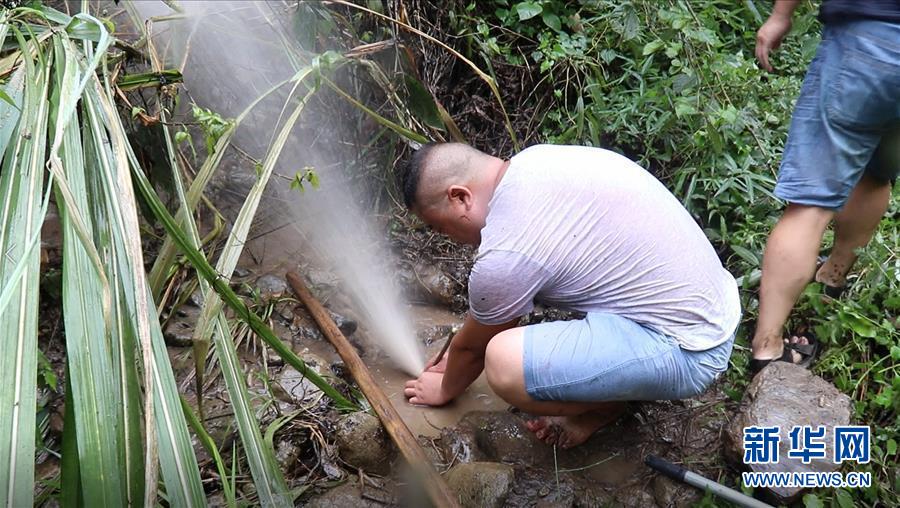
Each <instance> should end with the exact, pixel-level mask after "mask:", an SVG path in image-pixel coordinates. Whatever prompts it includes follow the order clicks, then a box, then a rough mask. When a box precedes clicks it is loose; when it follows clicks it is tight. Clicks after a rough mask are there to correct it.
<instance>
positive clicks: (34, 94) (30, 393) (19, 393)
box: [0, 32, 50, 507]
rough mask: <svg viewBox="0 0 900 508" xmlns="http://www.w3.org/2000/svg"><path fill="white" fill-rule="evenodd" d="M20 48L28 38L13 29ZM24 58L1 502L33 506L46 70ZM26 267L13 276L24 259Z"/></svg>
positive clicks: (10, 245) (10, 174)
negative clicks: (37, 238) (37, 241)
mask: <svg viewBox="0 0 900 508" xmlns="http://www.w3.org/2000/svg"><path fill="white" fill-rule="evenodd" d="M16 36H17V39H18V40H19V44H20V47H25V46H26V42H25V39H24V37H23V36H22V35H21V33H18V32H17V33H16ZM23 55H24V56H25V68H26V71H25V73H26V74H25V76H26V77H25V92H24V107H23V113H22V118H21V119H20V122H19V124H18V128H17V129H16V130H15V131H14V136H15V143H14V144H13V145H9V146H7V150H10V149H11V150H12V153H4V159H3V162H4V164H3V168H2V170H3V173H2V175H0V287H3V288H6V287H7V286H8V285H11V286H12V287H13V288H14V291H15V292H14V293H13V297H12V299H11V303H10V305H8V306H7V307H6V308H5V309H3V310H2V311H0V337H2V338H3V340H2V341H0V386H3V387H5V389H4V390H0V502H2V504H3V505H4V506H9V507H11V506H30V505H31V504H32V502H33V497H34V439H35V409H36V401H35V391H36V388H37V387H36V384H37V320H38V290H37V287H38V281H39V275H40V255H39V252H38V251H37V250H36V249H34V248H28V244H29V243H31V242H30V239H31V238H33V236H34V235H35V232H38V231H40V227H41V223H42V222H43V217H42V216H41V213H40V209H41V207H40V202H41V196H42V191H43V189H42V186H43V174H44V169H43V162H44V158H43V156H44V150H45V140H46V130H47V115H48V102H47V91H48V89H49V83H50V79H49V72H48V70H47V67H46V66H43V65H39V66H35V63H34V61H33V60H32V59H31V56H30V54H29V52H28V51H23ZM22 259H24V260H26V263H27V269H26V270H25V271H24V273H22V274H21V276H18V275H17V276H15V277H12V275H13V273H12V272H14V271H15V267H16V266H17V265H18V263H19V262H20V260H22Z"/></svg>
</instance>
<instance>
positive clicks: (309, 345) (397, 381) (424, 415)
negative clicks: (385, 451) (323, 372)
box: [294, 305, 508, 437]
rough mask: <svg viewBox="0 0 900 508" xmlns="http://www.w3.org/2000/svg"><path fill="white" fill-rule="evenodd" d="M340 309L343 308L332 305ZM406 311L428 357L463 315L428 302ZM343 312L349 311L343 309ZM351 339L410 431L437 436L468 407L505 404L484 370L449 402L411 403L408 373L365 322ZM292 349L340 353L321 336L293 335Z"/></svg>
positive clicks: (334, 357) (330, 356) (333, 358)
mask: <svg viewBox="0 0 900 508" xmlns="http://www.w3.org/2000/svg"><path fill="white" fill-rule="evenodd" d="M335 307H338V308H339V311H340V312H342V313H343V312H344V311H345V310H346V309H345V308H341V307H342V306H338V305H336V306H335ZM409 311H410V314H411V315H412V316H413V324H414V326H415V328H416V331H417V335H418V337H419V338H420V340H422V342H423V343H425V342H427V341H428V340H429V339H430V340H431V342H430V343H429V344H426V345H425V349H426V351H427V354H428V358H431V357H432V356H433V355H435V354H437V352H438V351H439V350H440V349H441V346H443V344H444V340H445V339H446V337H447V333H445V330H446V331H449V329H450V328H451V327H458V326H461V325H462V322H463V317H462V316H460V315H458V314H454V313H452V312H450V311H448V310H445V309H442V308H439V307H431V306H410V308H409ZM346 314H347V315H352V312H350V311H347V312H346ZM350 339H351V342H354V343H358V344H360V345H361V346H362V347H361V348H358V350H360V349H361V354H360V356H361V358H362V360H363V362H364V363H365V364H366V366H367V367H368V368H369V371H370V372H371V373H372V377H374V378H375V380H376V381H377V382H378V384H379V385H380V386H381V389H382V390H383V391H384V393H385V395H387V396H388V398H389V399H390V401H391V404H393V406H394V407H395V408H396V409H397V412H398V413H400V416H401V418H403V421H404V422H406V425H407V426H408V427H409V429H410V430H411V431H412V433H413V435H417V436H418V435H423V436H429V437H437V436H439V435H440V433H441V429H442V428H444V427H448V426H452V425H456V423H457V422H458V421H459V419H460V418H461V417H462V416H463V415H464V414H465V413H467V412H469V411H477V410H481V411H501V410H505V409H506V408H507V407H508V405H507V404H506V403H505V402H503V400H501V399H500V398H498V397H497V396H496V395H494V393H493V392H492V391H491V389H490V387H489V386H488V384H487V380H486V379H485V377H484V374H482V375H481V376H479V378H478V379H476V380H475V382H474V383H472V385H471V386H470V387H469V389H468V390H466V392H465V393H464V394H463V395H462V396H460V397H458V398H457V399H456V400H454V401H453V402H451V403H450V404H448V405H446V406H443V407H440V408H431V407H424V406H414V405H412V404H410V403H409V402H407V401H406V398H405V397H404V395H403V388H404V386H405V384H406V382H407V381H409V379H410V376H409V375H408V374H406V373H404V372H403V371H401V370H399V369H398V368H397V367H395V366H394V363H393V362H392V361H391V359H390V358H389V357H387V356H386V355H385V354H384V353H383V352H382V351H380V350H379V349H377V346H376V345H375V344H374V342H373V341H371V340H369V338H368V337H367V331H366V329H365V325H364V324H363V323H360V329H359V330H358V331H357V332H356V333H354V334H353V335H352V336H351V337H350ZM294 349H295V350H296V351H297V352H298V353H299V354H300V355H301V356H303V355H304V353H312V354H313V355H315V356H318V357H320V358H322V359H324V360H326V361H327V362H329V363H332V362H337V361H339V360H340V357H339V356H338V354H337V353H336V351H335V350H334V348H333V347H332V346H331V344H330V343H328V342H327V341H325V340H316V339H302V338H297V339H296V340H295V341H294Z"/></svg>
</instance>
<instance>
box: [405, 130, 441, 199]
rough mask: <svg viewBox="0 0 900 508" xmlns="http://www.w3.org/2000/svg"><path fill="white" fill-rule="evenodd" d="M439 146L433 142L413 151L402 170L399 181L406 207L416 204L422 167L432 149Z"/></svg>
mask: <svg viewBox="0 0 900 508" xmlns="http://www.w3.org/2000/svg"><path fill="white" fill-rule="evenodd" d="M435 146H437V143H435V142H431V143H426V144H424V145H422V147H421V148H419V149H418V150H416V151H415V152H413V154H412V155H411V156H410V158H409V160H408V161H407V162H406V166H404V168H403V169H402V170H401V171H400V174H399V175H398V179H397V183H398V185H399V186H400V192H401V193H402V194H403V203H404V204H405V205H406V208H408V209H412V207H413V206H415V204H416V193H417V192H418V190H419V180H420V177H421V176H422V169H423V166H424V165H425V161H426V160H427V159H428V155H429V154H430V153H431V150H432V149H434V147H435Z"/></svg>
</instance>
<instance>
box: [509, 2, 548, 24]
mask: <svg viewBox="0 0 900 508" xmlns="http://www.w3.org/2000/svg"><path fill="white" fill-rule="evenodd" d="M515 9H516V14H518V15H519V21H525V20H526V19H531V18H533V17H535V16H537V15H539V14H540V13H541V12H542V11H543V10H544V8H543V7H541V4H539V3H537V2H519V3H517V4H516V6H515Z"/></svg>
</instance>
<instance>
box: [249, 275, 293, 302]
mask: <svg viewBox="0 0 900 508" xmlns="http://www.w3.org/2000/svg"><path fill="white" fill-rule="evenodd" d="M256 289H257V290H259V295H260V297H261V298H262V299H263V300H264V301H268V300H274V299H276V298H281V297H282V296H284V294H285V293H287V292H288V284H287V281H286V280H284V278H283V277H279V276H277V275H271V274H269V275H263V276H262V277H260V278H258V279H256Z"/></svg>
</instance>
